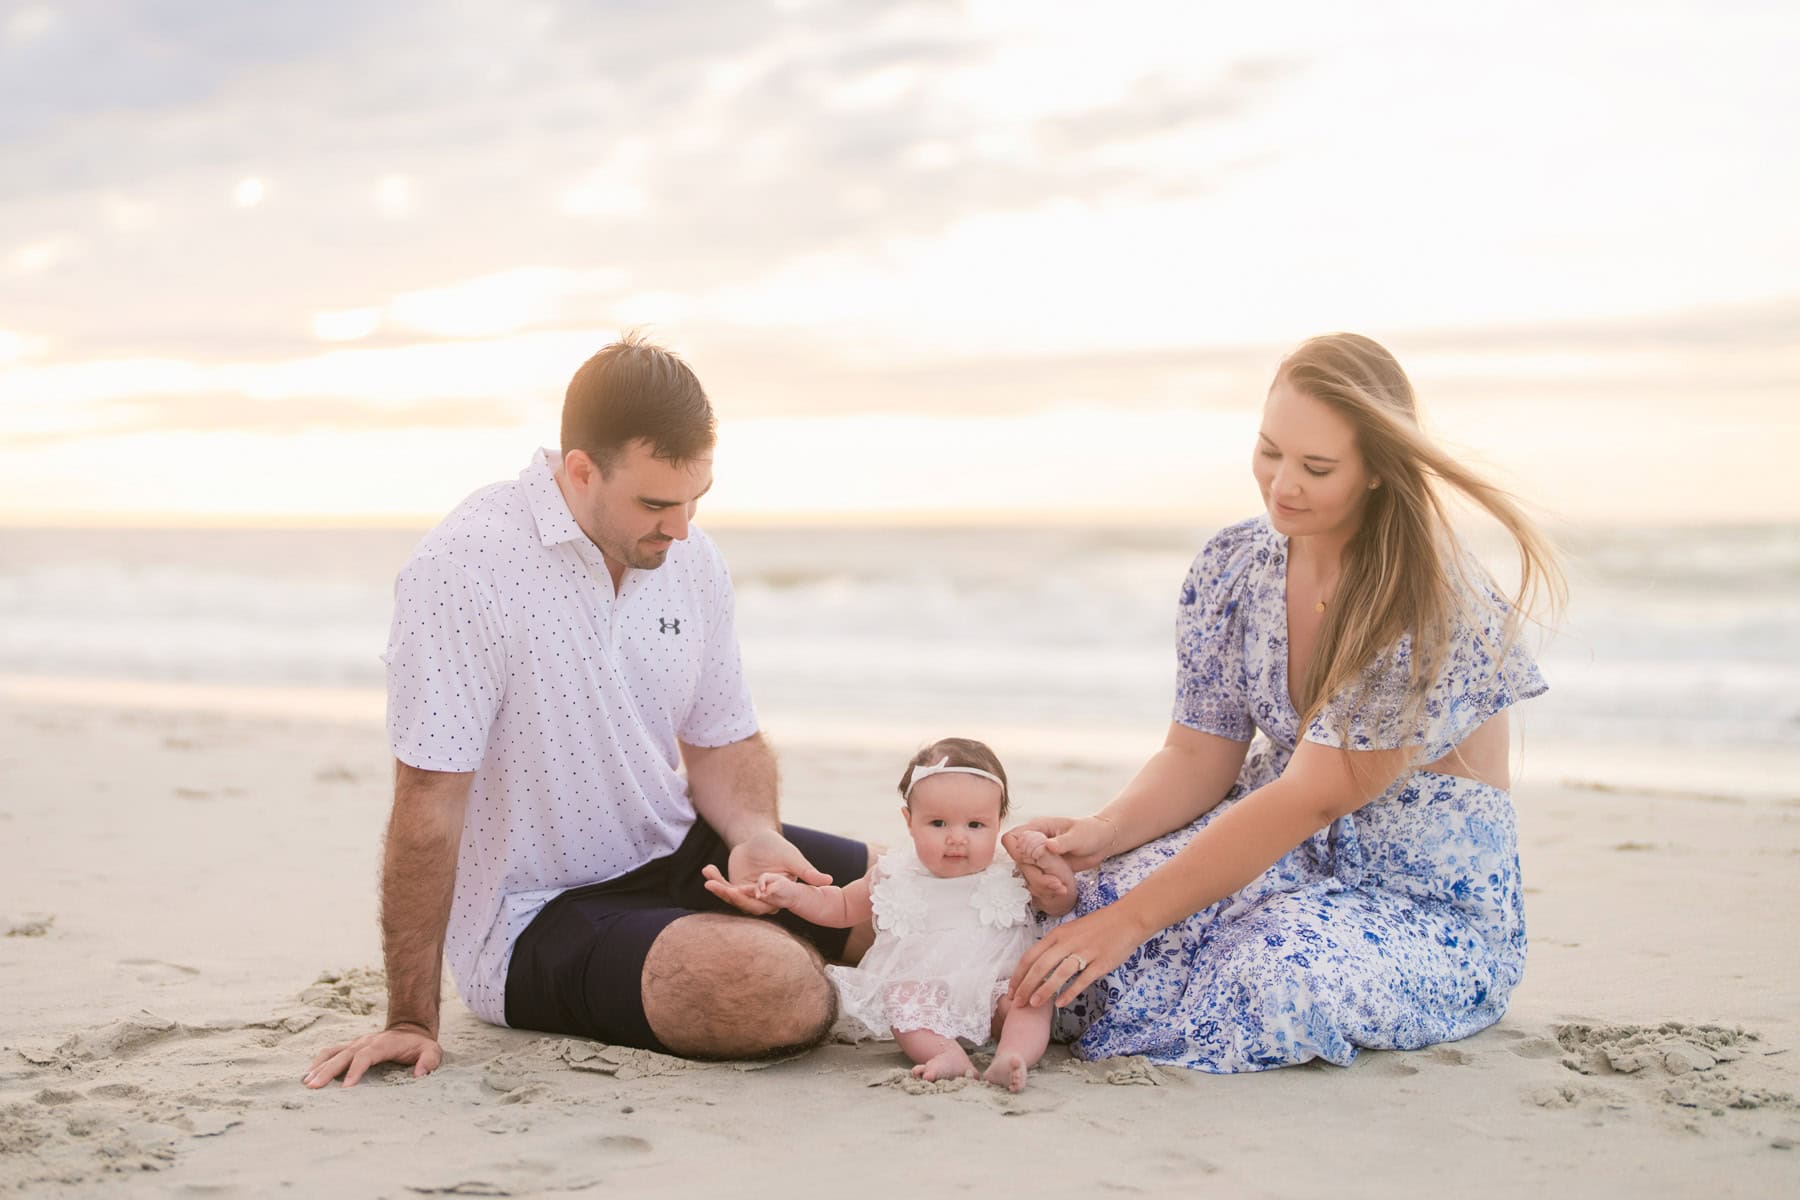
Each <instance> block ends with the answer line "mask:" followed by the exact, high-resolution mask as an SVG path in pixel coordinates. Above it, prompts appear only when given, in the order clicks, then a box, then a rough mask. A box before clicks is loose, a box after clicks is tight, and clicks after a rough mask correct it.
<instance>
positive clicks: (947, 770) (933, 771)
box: [905, 754, 1006, 800]
mask: <svg viewBox="0 0 1800 1200" xmlns="http://www.w3.org/2000/svg"><path fill="white" fill-rule="evenodd" d="M933 775H979V776H981V777H982V778H983V779H987V780H992V781H993V782H994V783H997V784H999V785H1000V794H1001V795H1002V796H1004V795H1006V782H1005V780H1003V779H1001V778H1000V777H999V776H998V775H996V774H994V773H993V772H992V771H984V770H982V769H981V768H980V767H953V766H951V765H950V756H949V755H948V754H946V755H944V757H942V758H940V759H938V760H937V762H936V763H934V764H932V765H931V766H924V767H914V768H913V773H912V779H910V780H909V781H907V784H906V797H905V798H906V799H908V800H911V799H912V790H913V789H914V788H916V787H918V786H919V780H921V779H928V778H930V777H931V776H933Z"/></svg>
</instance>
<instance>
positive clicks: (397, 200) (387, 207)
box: [375, 175, 415, 218]
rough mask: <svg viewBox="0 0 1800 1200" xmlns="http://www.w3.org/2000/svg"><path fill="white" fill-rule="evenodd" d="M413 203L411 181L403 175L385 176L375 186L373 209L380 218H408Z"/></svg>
mask: <svg viewBox="0 0 1800 1200" xmlns="http://www.w3.org/2000/svg"><path fill="white" fill-rule="evenodd" d="M414 203H415V200H414V196H413V185H412V180H410V179H408V178H407V177H406V176H404V175H387V176H383V177H382V179H381V180H380V181H379V182H378V183H376V185H375V209H376V211H377V212H379V213H380V214H381V215H382V216H384V217H388V218H399V217H404V216H408V215H410V214H411V213H412V211H413V205H414Z"/></svg>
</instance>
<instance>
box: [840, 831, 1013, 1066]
mask: <svg viewBox="0 0 1800 1200" xmlns="http://www.w3.org/2000/svg"><path fill="white" fill-rule="evenodd" d="M869 884H870V887H869V897H870V899H871V900H872V901H873V902H874V906H875V944H874V945H873V946H871V947H870V948H869V952H868V953H867V954H865V955H864V956H863V960H862V963H861V964H860V965H858V966H855V967H829V968H827V970H828V971H829V972H830V975H831V981H832V983H833V985H834V986H836V988H837V992H838V1022H837V1026H836V1027H835V1032H836V1033H837V1034H838V1035H839V1036H841V1037H846V1038H849V1039H851V1040H853V1041H861V1040H863V1039H865V1038H876V1039H882V1040H885V1039H888V1038H891V1037H893V1036H894V1033H893V1031H894V1030H896V1029H901V1030H906V1029H929V1030H931V1031H932V1032H934V1033H941V1034H943V1035H944V1036H945V1037H954V1038H966V1039H968V1040H969V1041H971V1042H974V1043H976V1044H977V1045H979V1044H980V1043H982V1042H985V1041H987V1040H988V1038H989V1036H990V1034H991V1027H992V1022H993V1015H994V1005H995V1004H996V1003H997V1002H998V1001H999V999H1000V997H1001V996H1003V995H1005V993H1006V984H1007V981H1008V980H1009V979H1010V978H1011V977H1012V973H1013V968H1014V967H1016V966H1018V963H1019V956H1020V955H1022V954H1023V953H1024V952H1025V950H1026V948H1027V947H1028V946H1030V945H1031V943H1032V942H1033V941H1034V940H1036V937H1037V934H1036V927H1035V926H1034V924H1033V923H1032V919H1031V895H1030V893H1029V892H1028V891H1027V890H1026V888H1025V883H1024V881H1023V880H1022V879H1020V878H1019V876H1018V874H1017V873H1016V872H1015V870H1014V868H1013V864H1012V862H1011V860H1009V859H1008V858H1007V857H1006V855H1005V853H1004V852H1002V853H1000V854H997V855H995V857H994V862H993V864H992V865H991V866H989V867H988V869H987V870H985V871H983V872H981V873H980V874H978V875H964V876H961V877H959V878H955V879H940V878H938V877H937V876H935V875H933V874H931V872H929V871H927V870H926V869H925V867H924V865H923V864H922V863H920V862H919V857H918V855H916V854H914V853H913V852H912V851H911V850H910V849H904V850H892V851H889V852H888V853H886V854H884V855H882V856H881V858H880V859H879V860H877V861H876V863H875V867H874V869H873V870H872V871H871V872H870V874H869Z"/></svg>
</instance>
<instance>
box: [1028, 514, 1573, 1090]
mask: <svg viewBox="0 0 1800 1200" xmlns="http://www.w3.org/2000/svg"><path fill="white" fill-rule="evenodd" d="M1286 591H1287V543H1286V539H1285V538H1283V537H1282V536H1281V535H1280V534H1278V533H1276V532H1275V530H1274V529H1273V528H1271V527H1270V525H1269V524H1268V521H1267V519H1266V518H1257V519H1254V520H1251V521H1246V522H1243V523H1242V524H1239V525H1234V526H1232V527H1231V528H1229V529H1226V530H1224V531H1223V532H1222V533H1220V534H1219V535H1218V536H1216V537H1215V538H1213V540H1212V541H1211V542H1210V543H1208V545H1207V546H1206V548H1205V549H1204V550H1203V551H1202V552H1201V553H1200V555H1199V557H1198V558H1197V559H1196V560H1195V562H1194V567H1193V570H1192V571H1190V573H1189V575H1188V578H1187V581H1186V583H1185V584H1184V586H1183V588H1182V593H1181V603H1180V607H1179V610H1178V617H1177V655H1178V662H1179V667H1178V679H1177V685H1176V694H1175V706H1174V719H1175V720H1176V721H1178V722H1180V723H1181V724H1184V725H1187V726H1189V727H1191V728H1194V729H1197V730H1200V731H1201V732H1204V733H1212V734H1216V735H1218V736H1220V737H1226V738H1230V739H1232V740H1234V741H1245V740H1248V741H1250V743H1251V745H1250V747H1249V750H1248V752H1247V754H1246V756H1245V760H1244V765H1243V767H1242V769H1241V770H1240V771H1239V773H1238V778H1237V781H1236V782H1235V783H1234V784H1233V786H1232V787H1231V789H1230V790H1229V791H1228V792H1227V793H1226V796H1225V799H1224V800H1223V801H1222V802H1221V803H1220V804H1219V805H1218V806H1217V807H1216V808H1214V809H1213V810H1212V811H1211V812H1209V813H1207V814H1206V815H1204V816H1202V817H1201V818H1200V819H1199V820H1197V821H1195V822H1194V823H1193V824H1191V825H1189V826H1187V827H1186V828H1184V829H1178V830H1176V831H1175V832H1173V833H1170V834H1168V835H1166V836H1164V837H1161V838H1158V839H1156V840H1154V841H1151V842H1148V843H1145V844H1144V845H1142V846H1139V847H1137V848H1136V849H1134V850H1131V851H1128V852H1126V853H1124V854H1121V855H1118V856H1116V857H1114V858H1110V859H1108V860H1106V861H1105V862H1103V863H1101V864H1100V865H1099V866H1098V867H1096V868H1095V869H1094V870H1092V871H1087V872H1083V873H1081V875H1079V876H1078V877H1077V883H1078V902H1077V905H1076V908H1075V910H1074V912H1073V913H1071V914H1070V916H1069V917H1068V918H1065V919H1073V918H1074V917H1077V916H1081V915H1084V914H1086V913H1089V912H1093V911H1095V910H1097V909H1099V908H1102V907H1104V906H1105V905H1107V904H1110V903H1112V902H1113V901H1115V900H1117V899H1118V898H1119V897H1120V896H1122V895H1124V894H1126V893H1127V892H1129V891H1130V890H1131V889H1132V888H1133V887H1135V886H1137V885H1138V884H1139V883H1141V882H1142V881H1143V880H1144V878H1145V877H1147V876H1148V875H1149V874H1150V873H1151V872H1152V871H1154V870H1156V869H1157V868H1158V867H1160V866H1161V865H1163V864H1164V863H1166V862H1168V861H1169V860H1170V859H1171V858H1173V857H1174V856H1175V855H1176V854H1177V853H1179V852H1180V850H1181V849H1182V848H1183V847H1184V846H1186V845H1187V844H1188V842H1189V841H1191V840H1192V839H1193V837H1194V835H1195V834H1196V833H1197V832H1198V831H1199V830H1200V829H1202V828H1204V827H1205V826H1206V825H1207V824H1208V823H1209V822H1210V821H1212V820H1215V819H1216V818H1217V817H1218V815H1219V814H1220V813H1223V812H1226V811H1228V810H1229V809H1230V808H1231V807H1232V806H1233V805H1235V804H1238V803H1241V802H1242V801H1243V799H1244V798H1245V797H1246V796H1248V795H1250V794H1251V793H1253V792H1254V791H1255V790H1256V789H1257V788H1259V787H1261V786H1263V785H1264V784H1266V783H1268V782H1270V781H1271V780H1273V779H1275V778H1277V777H1278V776H1279V775H1280V774H1281V772H1282V770H1283V769H1284V768H1285V767H1286V766H1287V762H1288V759H1289V757H1290V756H1291V755H1292V754H1293V750H1294V746H1295V744H1296V742H1297V741H1298V739H1299V737H1300V736H1301V730H1300V717H1299V714H1298V713H1296V712H1295V711H1294V706H1293V704H1292V702H1291V701H1290V699H1289V697H1288V693H1287V608H1286ZM1505 618H1506V607H1505V602H1504V601H1503V600H1502V599H1501V598H1500V597H1499V596H1498V595H1497V594H1496V593H1495V592H1494V591H1493V590H1492V589H1491V588H1488V587H1486V586H1485V585H1484V586H1483V587H1482V588H1481V589H1480V591H1479V593H1478V594H1476V593H1473V592H1472V593H1471V596H1470V597H1469V598H1467V601H1466V603H1465V604H1464V607H1463V612H1462V614H1461V616H1460V619H1459V622H1458V624H1457V625H1456V626H1455V627H1454V637H1455V641H1454V645H1453V648H1452V652H1451V654H1450V655H1449V658H1448V661H1447V662H1446V663H1445V664H1444V666H1443V669H1442V670H1441V671H1440V673H1439V674H1438V676H1437V677H1436V678H1435V679H1434V680H1433V682H1432V683H1431V685H1430V687H1429V689H1428V692H1427V697H1426V700H1427V702H1426V704H1425V706H1424V708H1423V711H1422V712H1420V713H1418V714H1417V715H1416V716H1415V718H1414V720H1413V721H1411V722H1407V723H1403V722H1402V720H1401V719H1400V718H1401V715H1402V713H1403V712H1404V709H1405V704H1404V702H1405V699H1406V696H1407V689H1408V687H1409V686H1410V673H1411V669H1412V667H1411V657H1410V653H1411V652H1410V646H1409V645H1408V643H1407V642H1405V641H1404V640H1403V641H1402V642H1401V643H1400V645H1399V646H1397V647H1395V648H1394V650H1392V651H1391V652H1390V653H1389V654H1387V655H1385V656H1383V658H1382V659H1381V660H1380V661H1378V662H1377V663H1376V664H1375V665H1374V667H1372V668H1371V671H1370V673H1369V676H1367V677H1365V679H1364V681H1363V684H1364V686H1363V688H1362V689H1361V696H1362V697H1363V708H1362V709H1361V711H1351V710H1350V709H1349V708H1348V705H1349V704H1350V702H1351V701H1350V698H1348V697H1334V698H1333V699H1332V700H1331V701H1329V702H1328V703H1327V704H1326V705H1325V706H1324V708H1323V711H1322V712H1321V714H1320V716H1319V718H1317V719H1315V720H1314V721H1313V722H1311V723H1310V724H1309V726H1308V727H1307V729H1306V731H1305V736H1306V738H1307V739H1308V740H1310V741H1316V742H1321V743H1324V744H1326V745H1334V746H1335V745H1341V744H1344V741H1345V739H1344V738H1343V737H1342V736H1341V732H1342V731H1347V732H1348V738H1347V740H1348V744H1349V745H1350V746H1351V747H1352V748H1356V749H1392V748H1397V747H1400V746H1417V747H1419V750H1418V751H1417V757H1416V761H1418V762H1431V761H1434V760H1435V759H1437V758H1440V757H1442V755H1443V754H1445V753H1446V752H1448V750H1449V749H1450V748H1451V747H1453V746H1455V745H1456V744H1458V743H1459V742H1461V741H1462V739H1463V738H1465V737H1467V736H1468V734H1469V733H1470V732H1472V731H1473V730H1474V729H1475V728H1476V727H1478V726H1479V725H1480V724H1481V723H1482V722H1483V721H1486V720H1487V719H1488V718H1489V717H1491V716H1494V715H1495V714H1497V713H1499V712H1501V711H1503V710H1504V709H1506V708H1507V707H1509V706H1510V705H1512V704H1515V703H1517V702H1518V701H1520V700H1523V699H1528V698H1530V697H1532V696H1536V695H1539V694H1541V693H1542V692H1543V691H1544V690H1545V687H1544V682H1543V679H1542V678H1541V676H1540V675H1539V674H1538V671H1537V667H1536V666H1535V664H1533V663H1532V661H1531V659H1530V656H1529V655H1528V654H1527V653H1526V652H1525V651H1524V649H1523V648H1522V647H1520V646H1518V645H1517V644H1516V643H1515V644H1514V645H1512V646H1510V647H1508V648H1507V652H1506V655H1505V658H1504V660H1501V659H1499V658H1498V651H1499V649H1500V648H1501V647H1502V645H1503V644H1504V636H1503V634H1504V622H1505ZM1371 705H1373V707H1371ZM1524 963H1525V914H1524V906H1523V902H1522V889H1521V885H1520V882H1519V860H1518V848H1517V837H1516V832H1515V828H1514V819H1513V810H1512V802H1511V799H1510V797H1509V796H1508V794H1507V793H1506V792H1505V791H1503V790H1501V789H1499V788H1495V787H1492V786H1490V785H1488V784H1484V783H1480V782H1477V781H1475V780H1472V779H1465V778H1462V777H1460V776H1454V775H1446V774H1441V773H1438V772H1431V771H1423V770H1415V771H1412V772H1410V773H1408V774H1406V775H1403V776H1402V777H1401V778H1400V779H1399V781H1397V782H1396V783H1395V785H1394V786H1393V787H1392V788H1390V789H1389V790H1388V791H1387V792H1385V793H1384V794H1383V795H1381V796H1379V797H1377V798H1376V799H1375V800H1373V801H1371V802H1370V803H1368V804H1367V805H1365V806H1363V807H1362V808H1360V809H1358V810H1357V811H1356V812H1355V813H1353V814H1351V815H1349V816H1346V817H1342V818H1339V819H1338V820H1337V821H1334V822H1333V823H1332V824H1331V825H1330V826H1328V827H1327V828H1325V829H1321V830H1319V831H1318V832H1316V833H1314V834H1313V835H1312V836H1311V837H1309V838H1307V840H1306V841H1304V842H1302V843H1301V844H1300V845H1298V846H1296V847H1295V848H1294V849H1293V850H1291V851H1289V852H1288V853H1287V854H1286V855H1284V856H1283V857H1282V858H1281V859H1280V860H1279V861H1277V862H1276V863H1275V864H1274V865H1273V866H1271V867H1270V868H1269V869H1268V870H1267V871H1265V872H1263V874H1262V875H1261V876H1259V877H1258V878H1257V879H1256V880H1255V881H1254V882H1252V883H1251V884H1250V885H1248V886H1247V887H1245V888H1243V889H1242V890H1240V891H1238V892H1237V893H1236V894H1234V895H1231V896H1228V897H1226V898H1225V899H1223V900H1220V901H1219V902H1218V903H1216V904H1214V905H1212V906H1210V907H1208V908H1206V909H1203V910H1202V911H1200V912H1198V913H1195V914H1194V915H1193V916H1191V917H1188V918H1187V919H1186V920H1183V921H1180V922H1177V923H1176V924H1174V925H1171V926H1170V927H1169V928H1167V929H1164V930H1162V931H1160V932H1159V933H1157V934H1155V935H1154V936H1152V937H1151V938H1150V939H1149V940H1148V941H1146V942H1144V944H1143V945H1141V946H1139V947H1138V948H1137V949H1136V950H1134V951H1133V952H1132V953H1131V955H1130V956H1129V957H1128V958H1127V959H1126V960H1125V962H1124V963H1122V964H1121V965H1120V966H1119V967H1118V968H1117V969H1116V970H1114V971H1113V972H1112V973H1111V974H1109V975H1107V976H1106V977H1104V978H1103V979H1101V980H1100V981H1099V982H1097V983H1096V984H1095V985H1094V986H1092V987H1090V988H1088V989H1087V990H1086V991H1085V992H1083V993H1082V994H1081V995H1080V996H1079V997H1077V998H1076V999H1075V1000H1074V1001H1072V1002H1071V1003H1070V1004H1069V1006H1068V1007H1067V1008H1065V1009H1063V1010H1061V1011H1060V1012H1059V1014H1058V1017H1057V1031H1058V1033H1059V1035H1060V1036H1063V1037H1067V1038H1070V1039H1072V1040H1074V1042H1075V1050H1076V1053H1077V1054H1079V1055H1080V1056H1081V1057H1084V1058H1103V1057H1107V1056H1109V1055H1115V1054H1142V1055H1145V1056H1147V1057H1149V1058H1151V1059H1154V1060H1156V1061H1158V1062H1166V1063H1174V1064H1180V1065H1182V1066H1187V1067H1193V1068H1196V1069H1198V1070H1203V1071H1212V1072H1232V1071H1255V1070H1264V1069H1267V1068H1270V1067H1279V1066H1286V1065H1289V1064H1292V1063H1300V1062H1306V1061H1308V1060H1309V1059H1313V1058H1322V1059H1325V1060H1326V1061H1328V1062H1333V1063H1338V1064H1340V1065H1347V1064H1348V1063H1349V1062H1350V1061H1351V1060H1352V1059H1354V1058H1355V1056H1356V1052H1357V1050H1358V1048H1364V1047H1366V1048H1382V1049H1413V1048H1417V1047H1419V1046H1426V1045H1431V1044H1432V1043H1434V1042H1442V1041H1452V1040H1455V1039H1457V1038H1461V1037H1467V1036H1468V1035H1469V1034H1472V1033H1475V1032H1476V1031H1478V1030H1480V1029H1483V1028H1485V1027H1486V1026H1488V1025H1490V1024H1492V1023H1493V1022H1495V1021H1497V1020H1498V1019H1499V1018H1500V1016H1501V1014H1502V1013H1503V1012H1505V1010H1506V1002H1507V999H1508V997H1509V996H1510V994H1511V992H1512V989H1513V987H1514V986H1515V985H1516V984H1517V983H1518V981H1519V978H1520V976H1521V974H1522V973H1523V970H1524Z"/></svg>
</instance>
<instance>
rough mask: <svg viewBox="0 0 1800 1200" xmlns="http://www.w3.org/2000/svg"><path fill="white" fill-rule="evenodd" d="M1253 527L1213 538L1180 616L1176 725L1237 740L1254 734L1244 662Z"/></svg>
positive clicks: (1187, 585) (1186, 590)
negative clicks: (1246, 600)
mask: <svg viewBox="0 0 1800 1200" xmlns="http://www.w3.org/2000/svg"><path fill="white" fill-rule="evenodd" d="M1254 535H1255V523H1254V522H1249V521H1247V522H1244V523H1243V524H1240V525H1234V526H1232V527H1231V528H1229V529H1226V530H1224V531H1223V532H1221V533H1219V534H1218V535H1217V536H1215V537H1214V538H1213V539H1212V541H1210V542H1208V543H1207V544H1206V548H1205V549H1203V550H1201V551H1200V554H1199V557H1197V558H1195V559H1194V565H1193V567H1192V568H1190V569H1189V571H1188V575H1187V580H1186V581H1185V582H1184V583H1183V584H1182V586H1181V602H1180V604H1179V605H1178V606H1177V607H1176V611H1175V709H1174V713H1173V716H1174V720H1175V721H1176V722H1177V723H1178V724H1181V725H1185V726H1187V727H1188V728H1189V729H1194V730H1198V731H1199V732H1201V733H1210V734H1214V735H1215V736H1218V737H1222V738H1229V739H1230V740H1231V741H1234V742H1247V741H1249V740H1250V738H1251V736H1252V735H1253V734H1254V733H1255V732H1256V725H1255V723H1254V722H1253V721H1252V720H1251V716H1250V683H1249V677H1248V674H1247V667H1246V664H1245V661H1244V634H1245V622H1246V620H1247V619H1248V613H1247V612H1246V611H1245V603H1244V602H1245V599H1246V596H1247V593H1248V589H1249V580H1250V572H1251V568H1252V566H1253V565H1254Z"/></svg>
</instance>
